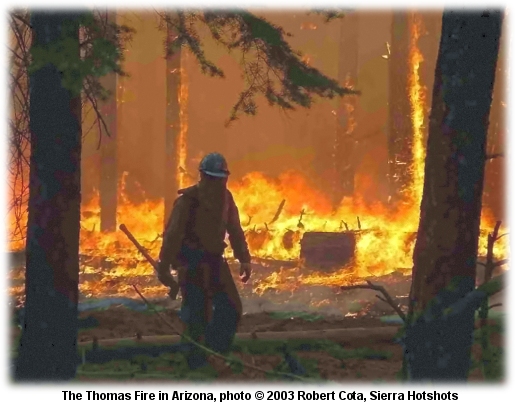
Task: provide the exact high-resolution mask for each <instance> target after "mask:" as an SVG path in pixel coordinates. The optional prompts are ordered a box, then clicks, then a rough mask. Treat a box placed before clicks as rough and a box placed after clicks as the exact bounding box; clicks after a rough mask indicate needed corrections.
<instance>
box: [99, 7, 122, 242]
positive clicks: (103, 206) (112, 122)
mask: <svg viewBox="0 0 515 405" xmlns="http://www.w3.org/2000/svg"><path fill="white" fill-rule="evenodd" d="M106 20H107V22H108V23H109V24H113V23H116V14H115V13H114V12H112V11H111V12H107V18H106ZM116 76H117V75H116V73H109V74H107V75H106V76H104V77H102V78H101V79H100V83H101V84H102V86H103V87H104V89H106V90H107V91H108V92H109V97H108V98H107V99H106V100H104V101H102V104H101V107H100V108H101V113H102V117H103V119H104V122H105V123H106V126H107V130H108V133H106V131H105V130H104V127H103V126H102V125H101V126H100V130H101V136H102V142H101V149H100V153H101V157H100V230H101V231H102V232H114V231H115V230H116V211H117V195H118V175H117V157H116V155H117V147H116V146H117V139H116V138H117V125H116V123H117V100H116V94H117V92H116V91H117V89H116V86H117V80H116V79H117V77H116Z"/></svg>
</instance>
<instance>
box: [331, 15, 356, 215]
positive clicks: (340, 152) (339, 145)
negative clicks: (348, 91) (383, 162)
mask: <svg viewBox="0 0 515 405" xmlns="http://www.w3.org/2000/svg"><path fill="white" fill-rule="evenodd" d="M358 18H359V17H358V15H357V13H356V12H354V13H350V14H348V15H347V16H346V17H345V18H344V19H343V20H342V21H341V22H340V24H341V26H340V45H339V58H338V82H339V83H340V85H341V86H345V87H354V88H357V82H358V38H359V36H358V30H359V19H358ZM338 103H339V105H338V109H337V119H338V122H337V124H336V142H335V145H334V174H335V175H334V184H333V203H334V205H335V207H338V206H339V204H340V202H341V200H342V198H343V197H344V196H351V195H352V194H353V193H354V174H355V167H354V164H353V156H354V138H355V127H356V107H357V97H356V96H352V95H351V96H345V97H343V98H341V99H340V100H339V101H338Z"/></svg>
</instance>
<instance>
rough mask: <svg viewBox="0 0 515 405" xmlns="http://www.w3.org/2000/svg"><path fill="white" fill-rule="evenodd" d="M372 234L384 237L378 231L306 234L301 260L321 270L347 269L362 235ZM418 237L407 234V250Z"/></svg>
mask: <svg viewBox="0 0 515 405" xmlns="http://www.w3.org/2000/svg"><path fill="white" fill-rule="evenodd" d="M360 225H361V224H360ZM370 233H372V234H375V235H376V236H378V237H383V235H382V233H381V231H380V230H377V229H367V230H358V231H344V232H306V233H305V234H304V236H303V238H302V240H301V241H300V258H301V259H303V260H304V263H305V265H306V266H307V267H314V268H320V269H337V268H338V269H339V268H342V267H345V266H347V265H349V264H350V263H351V262H352V260H353V258H354V251H355V248H356V242H357V240H358V238H359V237H360V236H361V235H366V234H370ZM416 236H417V234H416V232H409V233H406V238H405V242H406V245H405V249H406V250H409V247H410V245H411V244H412V243H413V242H414V240H415V238H416ZM387 237H388V235H387V234H385V235H384V238H387Z"/></svg>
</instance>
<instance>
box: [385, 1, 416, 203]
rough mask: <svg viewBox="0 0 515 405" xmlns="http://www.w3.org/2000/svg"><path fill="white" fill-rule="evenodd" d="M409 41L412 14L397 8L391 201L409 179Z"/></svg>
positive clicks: (392, 76) (392, 84)
mask: <svg viewBox="0 0 515 405" xmlns="http://www.w3.org/2000/svg"><path fill="white" fill-rule="evenodd" d="M409 45H410V32H409V16H408V14H407V13H406V12H402V11H394V13H393V19H392V37H391V44H390V50H391V54H390V56H389V69H390V73H389V75H390V77H389V83H390V90H389V91H390V95H389V104H388V105H389V134H388V164H389V182H390V202H391V203H392V204H395V203H397V202H399V201H400V200H402V191H403V190H404V189H405V187H406V186H407V185H409V183H410V173H409V170H408V168H409V164H410V162H411V149H412V147H411V145H412V141H411V140H412V130H411V119H410V111H411V109H410V103H409V97H408V86H409V83H408V80H409V66H408V61H409V58H408V55H409Z"/></svg>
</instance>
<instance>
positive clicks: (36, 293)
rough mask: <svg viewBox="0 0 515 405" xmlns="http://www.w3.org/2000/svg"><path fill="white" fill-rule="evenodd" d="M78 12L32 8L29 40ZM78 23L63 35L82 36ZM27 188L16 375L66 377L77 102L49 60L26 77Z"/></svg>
mask: <svg viewBox="0 0 515 405" xmlns="http://www.w3.org/2000/svg"><path fill="white" fill-rule="evenodd" d="M76 18H77V15H76V14H65V13H58V12H49V13H46V12H34V13H33V14H32V17H31V25H32V28H33V35H34V37H33V41H34V45H40V46H48V45H49V44H51V43H52V42H53V41H56V40H58V39H59V38H61V35H62V30H63V26H64V25H67V24H70V23H72V22H74V20H75V21H76ZM76 27H77V29H76V30H75V29H74V30H73V32H72V33H71V34H70V33H68V34H66V35H68V37H67V40H68V41H77V42H78V41H79V33H78V24H76ZM29 80H30V130H31V155H30V194H29V208H28V209H29V219H28V225H27V226H28V228H27V245H26V279H25V294H26V301H25V316H24V321H23V323H22V326H23V331H22V335H21V340H20V346H19V353H18V358H17V364H16V371H15V376H16V379H18V380H66V379H71V378H74V376H75V371H76V366H77V319H78V313H77V302H78V282H79V229H80V199H81V189H80V184H81V183H80V154H81V125H80V123H81V100H80V96H75V95H72V94H71V93H70V91H68V90H67V89H65V88H63V86H62V83H61V74H60V72H59V71H58V70H57V69H56V67H55V66H54V65H51V64H47V65H46V66H44V67H43V68H41V69H39V70H37V71H36V72H34V73H32V74H31V76H30V79H29Z"/></svg>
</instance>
